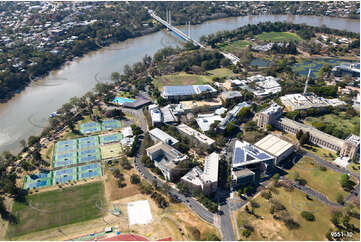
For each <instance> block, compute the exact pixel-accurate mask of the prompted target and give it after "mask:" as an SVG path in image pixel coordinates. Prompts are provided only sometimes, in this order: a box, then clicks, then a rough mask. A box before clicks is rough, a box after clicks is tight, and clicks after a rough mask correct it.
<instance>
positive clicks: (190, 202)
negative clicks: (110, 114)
mask: <svg viewBox="0 0 361 242" xmlns="http://www.w3.org/2000/svg"><path fill="white" fill-rule="evenodd" d="M140 159H141V154H140V153H139V152H138V153H137V155H136V157H135V158H134V164H135V167H136V169H137V170H138V172H139V173H140V174H141V175H142V177H143V178H144V179H146V180H147V181H148V182H149V183H150V184H152V182H153V180H156V181H157V183H158V185H159V186H161V185H162V184H163V183H164V181H162V180H160V179H158V178H157V177H156V176H153V175H152V174H151V173H150V172H149V171H148V169H147V168H146V167H144V166H143V164H142V163H141V162H140ZM169 192H170V193H172V194H175V195H176V196H177V197H178V198H179V199H180V201H181V202H183V203H185V204H186V205H187V206H188V207H189V208H190V209H191V210H193V211H194V212H195V213H197V214H198V215H199V217H201V218H202V219H204V220H205V221H207V222H208V223H210V224H213V223H214V214H213V213H211V212H210V211H208V210H207V209H206V208H205V207H203V206H202V205H201V204H200V203H199V202H197V201H196V200H194V199H193V198H191V197H185V196H184V195H183V194H181V193H180V192H178V190H176V189H174V188H171V189H170V191H169Z"/></svg>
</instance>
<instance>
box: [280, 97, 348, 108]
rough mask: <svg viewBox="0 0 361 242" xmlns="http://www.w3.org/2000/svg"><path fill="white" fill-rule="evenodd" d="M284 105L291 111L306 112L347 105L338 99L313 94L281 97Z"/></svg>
mask: <svg viewBox="0 0 361 242" xmlns="http://www.w3.org/2000/svg"><path fill="white" fill-rule="evenodd" d="M280 100H281V102H282V104H283V105H284V106H285V107H286V109H287V110H289V111H294V110H305V109H309V108H325V107H328V106H333V107H336V106H342V105H345V104H346V103H345V102H343V101H340V100H338V99H337V98H333V99H326V98H323V97H319V96H316V95H315V94H312V93H306V94H301V93H296V94H288V95H285V96H282V97H280Z"/></svg>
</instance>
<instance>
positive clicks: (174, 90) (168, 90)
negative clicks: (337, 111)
mask: <svg viewBox="0 0 361 242" xmlns="http://www.w3.org/2000/svg"><path fill="white" fill-rule="evenodd" d="M163 89H164V94H165V95H170V96H182V95H194V94H197V93H196V91H195V90H194V87H193V86H191V85H189V86H164V87H163Z"/></svg>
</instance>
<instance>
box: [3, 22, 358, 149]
mask: <svg viewBox="0 0 361 242" xmlns="http://www.w3.org/2000/svg"><path fill="white" fill-rule="evenodd" d="M284 21H286V22H292V23H299V24H301V23H306V24H308V25H312V26H315V25H316V26H321V25H323V24H324V25H326V27H334V28H337V29H345V28H346V27H347V28H349V29H350V30H352V31H354V32H355V31H359V28H360V27H359V26H360V25H359V21H350V20H345V19H335V18H328V17H311V18H310V17H297V16H286V15H281V16H279V15H277V16H276V15H275V16H272V15H271V16H269V15H268V16H264V15H262V16H260V15H259V16H246V17H233V18H224V19H218V20H211V21H207V22H205V23H203V24H199V25H193V26H192V30H191V36H192V38H194V39H197V40H199V38H200V37H201V36H204V35H209V34H213V33H216V32H218V31H224V30H233V29H236V28H239V27H241V26H244V25H247V24H258V23H261V22H284ZM179 28H180V29H181V30H182V31H185V32H186V30H185V27H184V26H180V27H179ZM182 44H183V41H182V40H180V39H179V38H178V37H176V36H175V35H174V34H172V33H171V32H169V31H164V30H162V31H157V32H155V33H151V34H147V35H144V36H141V37H138V38H133V39H127V40H125V41H122V42H118V43H113V44H111V45H109V46H107V47H105V48H98V49H97V51H91V52H89V53H87V54H85V55H84V56H83V57H81V58H77V59H74V60H73V61H70V62H69V61H68V62H66V63H65V64H64V65H63V68H61V69H59V70H56V71H50V73H49V75H48V76H46V77H45V78H40V79H39V80H37V81H35V82H32V83H31V84H30V85H28V86H27V87H26V88H25V89H24V90H23V91H22V92H21V93H19V94H16V95H15V96H14V97H13V98H12V99H11V100H9V101H8V102H7V103H3V104H0V152H2V151H5V150H9V151H11V152H14V153H15V152H18V151H19V150H20V149H21V145H20V144H19V142H20V141H21V140H22V139H24V140H26V139H28V137H29V136H32V135H39V134H40V133H41V130H42V128H44V127H46V126H47V125H48V116H49V114H50V113H52V112H54V111H56V110H57V109H59V108H60V107H61V106H62V105H63V104H64V103H66V102H68V101H69V99H70V98H72V97H74V96H82V95H84V94H85V93H86V92H88V91H90V90H91V89H92V88H93V87H94V86H95V85H96V84H97V83H99V82H104V81H106V80H110V74H111V73H112V72H115V71H116V72H122V71H123V69H124V66H125V65H132V64H134V63H136V62H139V61H141V60H142V58H143V57H144V56H145V55H148V56H153V55H154V54H155V53H156V52H157V51H158V50H159V49H162V48H165V47H177V46H182Z"/></svg>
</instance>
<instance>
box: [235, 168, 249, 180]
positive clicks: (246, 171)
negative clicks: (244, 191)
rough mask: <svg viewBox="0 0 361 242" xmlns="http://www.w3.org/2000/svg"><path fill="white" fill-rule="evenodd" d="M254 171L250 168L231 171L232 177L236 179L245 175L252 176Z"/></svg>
mask: <svg viewBox="0 0 361 242" xmlns="http://www.w3.org/2000/svg"><path fill="white" fill-rule="evenodd" d="M254 175H255V173H254V172H253V171H251V170H250V169H242V170H238V171H232V176H233V179H236V178H238V177H247V176H254Z"/></svg>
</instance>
